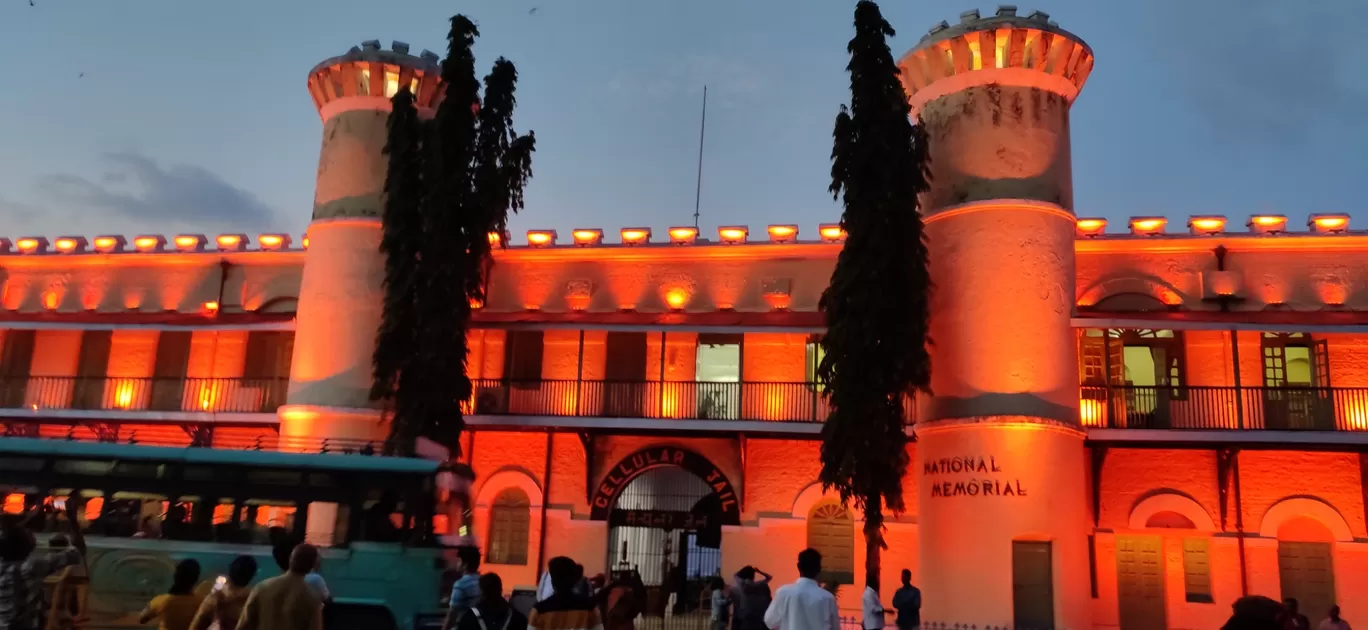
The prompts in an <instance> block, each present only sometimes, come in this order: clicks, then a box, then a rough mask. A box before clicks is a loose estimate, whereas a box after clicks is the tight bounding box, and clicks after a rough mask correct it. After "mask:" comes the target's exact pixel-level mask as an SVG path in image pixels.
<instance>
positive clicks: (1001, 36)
mask: <svg viewBox="0 0 1368 630" xmlns="http://www.w3.org/2000/svg"><path fill="white" fill-rule="evenodd" d="M1011 38H1012V31H1011V30H1008V29H998V31H997V46H996V48H997V50H996V51H994V56H995V57H997V58H996V59H995V60H994V61H995V62H996V63H997V67H999V68H1006V67H1007V42H1008V41H1010V40H1011Z"/></svg>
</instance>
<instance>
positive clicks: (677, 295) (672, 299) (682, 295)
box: [665, 288, 689, 311]
mask: <svg viewBox="0 0 1368 630" xmlns="http://www.w3.org/2000/svg"><path fill="white" fill-rule="evenodd" d="M665 303H666V304H669V305H670V308H672V309H674V310H676V311H677V310H680V309H682V308H684V305H685V304H688V303H689V293H688V292H687V291H685V290H684V289H678V288H676V289H670V290H669V291H666V292H665Z"/></svg>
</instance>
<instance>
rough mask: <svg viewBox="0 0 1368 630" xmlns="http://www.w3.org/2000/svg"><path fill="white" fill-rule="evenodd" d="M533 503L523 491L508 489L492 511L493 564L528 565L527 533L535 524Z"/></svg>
mask: <svg viewBox="0 0 1368 630" xmlns="http://www.w3.org/2000/svg"><path fill="white" fill-rule="evenodd" d="M531 505H532V503H531V501H529V500H528V499H527V493H526V492H523V491H522V489H521V488H505V489H504V490H502V491H500V492H499V494H498V495H497V496H495V497H494V505H492V506H490V508H489V549H488V550H487V551H486V553H485V562H488V563H490V564H518V565H526V564H527V538H528V535H527V530H528V528H529V527H530V525H531V522H532V508H531Z"/></svg>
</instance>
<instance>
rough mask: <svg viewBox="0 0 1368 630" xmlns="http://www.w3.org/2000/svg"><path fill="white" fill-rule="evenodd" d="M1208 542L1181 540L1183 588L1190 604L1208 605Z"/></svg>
mask: <svg viewBox="0 0 1368 630" xmlns="http://www.w3.org/2000/svg"><path fill="white" fill-rule="evenodd" d="M1210 542H1211V541H1210V540H1208V539H1206V538H1184V539H1183V586H1184V588H1185V589H1186V591H1187V600H1188V601H1190V602H1198V603H1206V604H1210V603H1212V602H1213V601H1214V600H1213V599H1212V598H1211V564H1210V561H1211V559H1210V555H1209V554H1208V545H1209V544H1210Z"/></svg>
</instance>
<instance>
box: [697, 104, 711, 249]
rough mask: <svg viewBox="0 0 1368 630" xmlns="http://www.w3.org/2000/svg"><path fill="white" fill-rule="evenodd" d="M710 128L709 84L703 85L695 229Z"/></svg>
mask: <svg viewBox="0 0 1368 630" xmlns="http://www.w3.org/2000/svg"><path fill="white" fill-rule="evenodd" d="M707 130H708V86H706V85H705V86H703V119H702V121H701V122H699V124H698V186H697V188H695V189H694V229H695V230H697V229H698V205H699V200H701V199H702V198H703V134H704V133H705V132H707Z"/></svg>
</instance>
